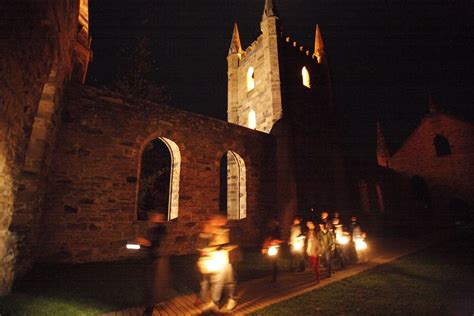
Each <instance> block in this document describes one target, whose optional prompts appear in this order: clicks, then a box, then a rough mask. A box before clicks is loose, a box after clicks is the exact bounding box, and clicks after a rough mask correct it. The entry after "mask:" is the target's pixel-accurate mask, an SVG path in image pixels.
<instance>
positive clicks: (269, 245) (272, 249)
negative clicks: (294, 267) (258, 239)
mask: <svg viewBox="0 0 474 316" xmlns="http://www.w3.org/2000/svg"><path fill="white" fill-rule="evenodd" d="M282 242H283V241H282V240H281V229H280V224H279V223H278V220H277V219H276V218H273V219H272V220H270V222H269V223H268V232H267V235H266V237H265V240H264V242H263V247H262V254H264V255H267V256H268V258H269V260H270V262H271V265H272V282H276V280H277V275H278V252H279V248H280V244H281V243H282Z"/></svg>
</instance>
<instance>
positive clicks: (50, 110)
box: [0, 1, 79, 295]
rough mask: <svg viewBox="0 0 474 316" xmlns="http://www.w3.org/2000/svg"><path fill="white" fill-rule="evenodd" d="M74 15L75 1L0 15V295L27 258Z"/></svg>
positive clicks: (25, 6) (13, 7)
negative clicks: (0, 61)
mask: <svg viewBox="0 0 474 316" xmlns="http://www.w3.org/2000/svg"><path fill="white" fill-rule="evenodd" d="M78 12H79V1H58V2H54V3H53V2H38V1H36V2H35V1H29V2H28V1H26V2H25V1H11V2H10V3H9V4H6V5H4V6H2V10H1V12H0V36H1V38H2V45H0V56H1V60H2V67H0V77H1V78H2V80H0V95H1V98H0V104H1V106H0V295H2V294H4V293H7V292H8V290H9V288H10V286H11V284H12V281H13V277H14V275H20V274H21V273H23V272H24V271H25V270H26V269H27V268H28V267H29V266H30V265H31V262H32V260H33V257H34V256H33V253H32V251H31V250H32V249H34V246H35V244H36V243H35V240H36V237H37V235H38V231H39V229H38V225H37V223H38V220H39V218H40V215H41V207H40V205H41V201H42V197H43V192H44V189H45V180H46V178H47V174H48V166H49V162H50V160H51V155H52V151H53V148H54V143H55V138H56V132H57V129H58V124H57V123H58V115H57V114H58V108H57V103H56V101H57V100H59V97H60V95H61V87H62V85H63V82H64V81H65V80H66V79H67V78H69V77H70V75H71V73H72V68H73V63H74V62H73V60H74V57H73V54H74V53H73V52H74V49H73V46H74V42H75V41H76V37H77V35H76V32H77V23H78Z"/></svg>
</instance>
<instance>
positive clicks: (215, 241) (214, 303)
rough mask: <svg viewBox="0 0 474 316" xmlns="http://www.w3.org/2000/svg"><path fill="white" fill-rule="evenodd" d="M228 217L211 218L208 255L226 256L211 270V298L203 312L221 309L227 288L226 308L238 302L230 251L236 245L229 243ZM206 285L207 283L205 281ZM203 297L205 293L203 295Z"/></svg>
mask: <svg viewBox="0 0 474 316" xmlns="http://www.w3.org/2000/svg"><path fill="white" fill-rule="evenodd" d="M226 224H227V218H226V217H225V216H222V215H213V216H212V217H211V218H210V220H209V226H208V227H207V228H208V229H209V234H210V240H209V246H208V247H207V248H206V250H205V253H206V256H211V257H212V256H213V255H217V254H218V255H219V259H222V256H224V257H225V258H224V260H223V262H221V263H220V264H219V266H218V268H217V269H216V270H213V271H209V273H207V274H209V283H210V290H211V300H210V302H209V303H207V304H205V306H203V312H217V311H218V310H219V305H218V304H219V302H220V300H221V298H222V292H223V290H224V288H225V292H226V296H227V299H228V300H227V303H226V305H225V309H226V310H227V311H231V310H233V309H234V308H235V306H236V304H237V302H236V300H235V285H236V282H235V276H234V270H233V267H232V263H231V261H230V260H229V252H230V251H231V250H233V249H235V248H237V247H236V246H232V245H230V244H229V229H228V228H227V227H226ZM203 285H204V286H205V283H203ZM201 292H206V289H205V288H201ZM201 297H203V295H201Z"/></svg>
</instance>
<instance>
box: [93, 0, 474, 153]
mask: <svg viewBox="0 0 474 316" xmlns="http://www.w3.org/2000/svg"><path fill="white" fill-rule="evenodd" d="M89 2H90V3H89V9H90V29H91V31H90V32H91V35H92V39H93V41H92V43H93V44H92V45H93V47H92V48H93V50H94V61H93V63H92V64H91V65H90V70H89V75H88V76H89V77H88V81H89V84H93V85H102V84H107V82H109V81H110V78H111V77H112V76H113V74H114V72H115V71H116V65H117V61H116V58H117V51H118V50H119V48H120V47H123V46H130V45H132V44H133V43H134V41H135V39H136V38H138V37H141V36H144V35H145V36H147V37H149V38H150V39H151V44H152V46H153V57H154V59H155V61H156V65H157V67H158V72H157V79H158V80H159V81H160V82H162V83H164V84H165V85H166V86H168V88H169V90H170V93H171V95H172V98H173V103H174V105H175V106H177V107H180V108H182V109H185V110H189V111H192V112H197V113H201V114H205V115H208V116H213V117H216V118H221V119H225V117H226V111H227V64H226V56H227V50H228V47H229V44H230V38H231V35H232V26H233V23H234V22H238V24H239V30H240V35H241V39H242V44H243V46H244V47H246V46H247V45H249V44H250V43H251V42H252V41H253V40H254V39H255V38H256V37H257V36H258V34H259V22H260V17H261V13H262V9H263V2H264V1H263V0H133V1H130V0H127V1H117V0H113V1H112V0H89ZM275 3H276V5H277V7H278V11H279V15H280V19H281V24H282V29H283V31H284V32H285V33H288V34H290V35H291V36H292V38H294V39H296V40H298V41H299V42H302V43H303V44H304V45H305V46H306V47H307V48H308V49H311V50H312V48H313V41H314V29H315V24H316V23H319V24H320V26H321V29H322V32H323V37H324V40H325V44H326V47H327V52H328V54H329V59H330V66H331V70H332V78H333V86H334V89H335V95H336V102H337V105H338V106H339V107H340V108H341V109H343V111H344V113H345V119H346V121H345V122H346V123H345V129H346V130H347V131H348V133H347V134H348V135H352V136H351V137H352V140H351V141H352V142H354V144H355V145H359V144H363V143H373V142H372V141H373V132H374V122H375V120H376V119H379V120H381V121H382V123H383V126H384V129H385V133H386V136H387V138H388V141H389V143H392V145H393V144H395V143H397V142H399V141H400V140H401V139H402V138H404V137H405V136H406V134H407V133H409V131H411V130H412V129H413V127H414V126H416V123H417V122H418V121H419V119H420V118H421V116H422V115H423V114H424V113H425V111H426V105H427V99H428V95H429V94H430V93H431V94H432V96H433V99H434V100H435V102H436V103H437V104H439V105H440V106H442V107H445V108H447V109H449V111H451V112H455V113H459V114H460V115H462V116H466V117H469V118H472V117H473V110H472V107H473V106H474V104H473V100H474V89H473V88H472V85H473V83H474V80H473V79H474V71H473V69H474V58H473V56H474V10H473V7H474V5H473V4H472V1H449V0H444V1H404V0H397V1H390V0H387V1H383V0H373V1H357V0H345V1H341V0H275Z"/></svg>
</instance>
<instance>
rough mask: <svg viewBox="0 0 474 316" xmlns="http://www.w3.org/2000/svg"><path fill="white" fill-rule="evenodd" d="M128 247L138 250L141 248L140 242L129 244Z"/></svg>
mask: <svg viewBox="0 0 474 316" xmlns="http://www.w3.org/2000/svg"><path fill="white" fill-rule="evenodd" d="M126 247H127V249H132V250H138V249H140V245H139V244H127V246H126Z"/></svg>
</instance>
